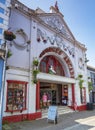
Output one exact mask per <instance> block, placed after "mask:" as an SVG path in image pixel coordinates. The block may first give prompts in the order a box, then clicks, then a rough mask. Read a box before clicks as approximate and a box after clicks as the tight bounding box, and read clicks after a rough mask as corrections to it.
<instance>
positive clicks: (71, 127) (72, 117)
mask: <svg viewBox="0 0 95 130" xmlns="http://www.w3.org/2000/svg"><path fill="white" fill-rule="evenodd" d="M93 117H94V118H93ZM79 121H80V122H81V124H80V122H79ZM83 121H84V122H85V124H82V122H83ZM88 121H93V122H94V124H95V110H89V111H80V112H73V113H68V114H63V115H60V116H59V117H58V123H57V124H54V122H53V121H49V122H48V121H47V118H44V119H37V120H32V121H22V122H18V123H11V124H9V126H10V128H11V130H90V128H91V130H92V127H93V126H91V125H89V122H88ZM93 130H95V127H93Z"/></svg>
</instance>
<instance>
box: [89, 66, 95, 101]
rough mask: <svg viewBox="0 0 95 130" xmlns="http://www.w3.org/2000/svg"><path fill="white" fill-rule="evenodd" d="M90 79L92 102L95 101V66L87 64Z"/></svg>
mask: <svg viewBox="0 0 95 130" xmlns="http://www.w3.org/2000/svg"><path fill="white" fill-rule="evenodd" d="M87 71H88V78H89V79H88V80H90V82H92V90H90V92H89V96H90V97H89V98H90V102H92V103H95V68H94V67H92V66H87Z"/></svg>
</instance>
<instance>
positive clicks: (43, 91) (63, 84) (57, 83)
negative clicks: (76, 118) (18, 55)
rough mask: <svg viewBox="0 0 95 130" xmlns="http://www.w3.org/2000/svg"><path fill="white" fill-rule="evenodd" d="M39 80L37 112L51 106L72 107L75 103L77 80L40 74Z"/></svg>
mask: <svg viewBox="0 0 95 130" xmlns="http://www.w3.org/2000/svg"><path fill="white" fill-rule="evenodd" d="M38 79H39V83H38V84H37V102H36V104H37V110H38V109H44V108H48V107H49V106H50V105H57V106H72V102H75V90H74V83H75V79H73V78H66V77H61V76H56V75H50V74H43V73H40V74H38ZM43 81H44V82H43ZM44 102H45V103H44Z"/></svg>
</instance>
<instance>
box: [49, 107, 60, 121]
mask: <svg viewBox="0 0 95 130" xmlns="http://www.w3.org/2000/svg"><path fill="white" fill-rule="evenodd" d="M57 116H58V111H57V107H56V106H49V109H48V120H53V121H54V123H57Z"/></svg>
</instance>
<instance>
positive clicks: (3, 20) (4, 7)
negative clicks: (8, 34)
mask: <svg viewBox="0 0 95 130" xmlns="http://www.w3.org/2000/svg"><path fill="white" fill-rule="evenodd" d="M9 8H10V0H0V45H1V44H2V43H4V39H3V35H2V34H3V32H4V30H6V29H8V22H9V15H10V11H9Z"/></svg>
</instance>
